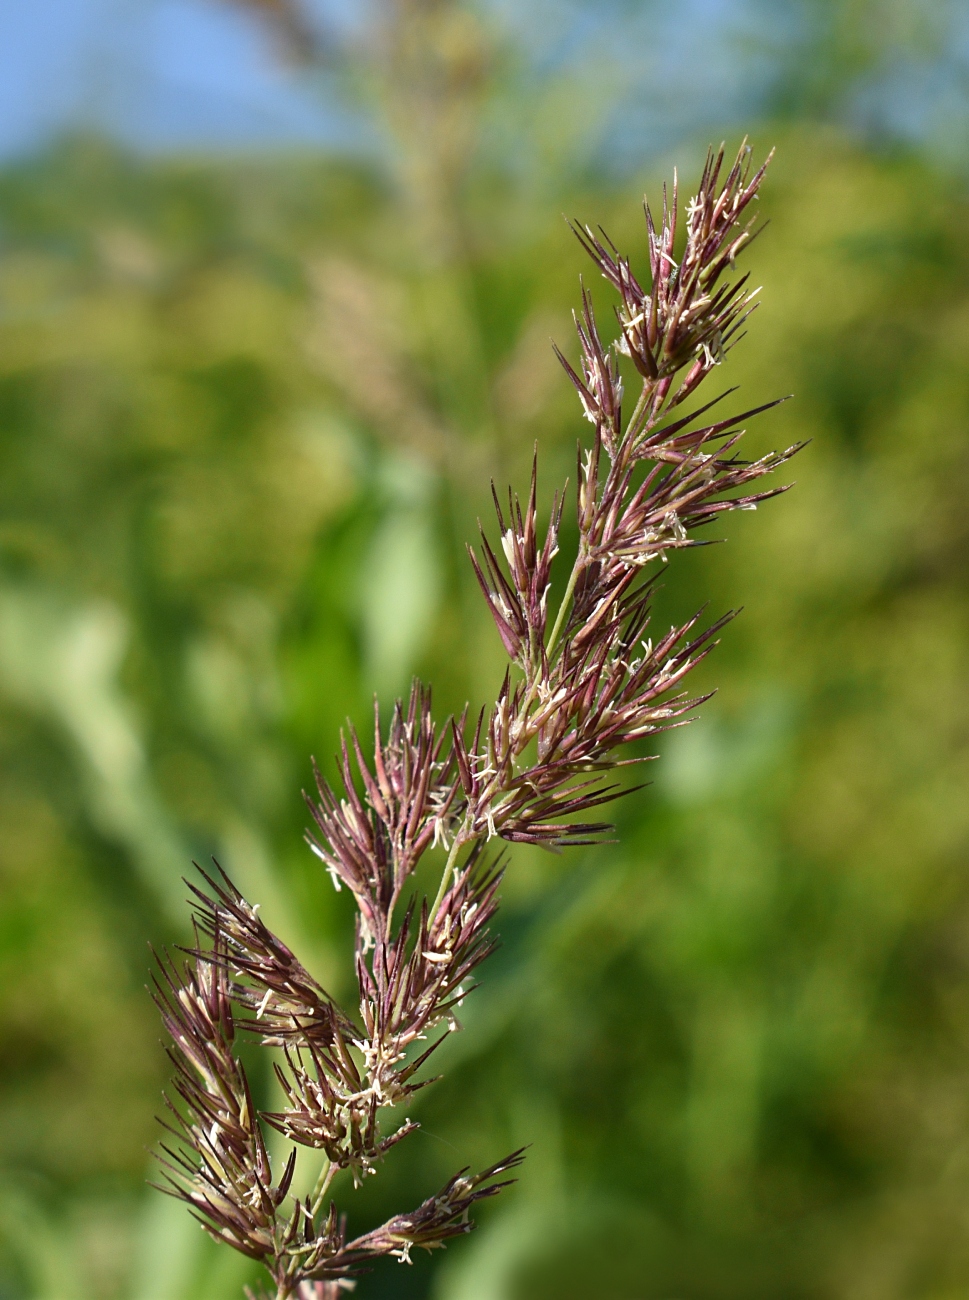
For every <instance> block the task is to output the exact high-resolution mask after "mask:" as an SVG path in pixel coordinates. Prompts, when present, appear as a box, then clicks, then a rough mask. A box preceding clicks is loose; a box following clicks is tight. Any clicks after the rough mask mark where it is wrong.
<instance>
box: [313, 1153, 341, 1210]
mask: <svg viewBox="0 0 969 1300" xmlns="http://www.w3.org/2000/svg"><path fill="white" fill-rule="evenodd" d="M335 1173H336V1170H335V1169H334V1167H333V1162H332V1160H331V1159H330V1157H329V1156H324V1157H323V1168H322V1169H321V1170H320V1176H319V1178H317V1180H316V1186H315V1187H314V1188H313V1195H312V1198H311V1200H310V1204H311V1206H312V1214H313V1217H314V1218H316V1216H317V1214H319V1212H320V1206H321V1205H322V1204H323V1197H324V1196H325V1195H326V1193H327V1189H328V1188H329V1186H330V1183H331V1182H332V1181H333V1175H334V1174H335Z"/></svg>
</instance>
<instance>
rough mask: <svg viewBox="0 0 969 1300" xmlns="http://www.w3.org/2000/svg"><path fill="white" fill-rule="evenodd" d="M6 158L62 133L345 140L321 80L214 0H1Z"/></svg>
mask: <svg viewBox="0 0 969 1300" xmlns="http://www.w3.org/2000/svg"><path fill="white" fill-rule="evenodd" d="M0 34H2V40H0V157H4V156H6V157H9V156H11V155H13V154H18V153H23V152H25V151H29V150H31V149H33V148H36V147H37V146H38V145H42V144H43V143H44V142H45V141H46V140H47V139H49V138H50V137H51V136H52V135H58V134H61V133H63V132H64V131H70V130H85V129H90V128H94V129H102V130H107V131H109V132H110V133H111V134H113V135H116V136H120V137H121V138H122V139H125V140H127V141H128V142H129V143H131V144H135V145H139V146H142V147H145V148H148V149H182V148H197V149H206V148H211V147H213V146H214V147H222V148H251V147H260V146H263V147H264V146H267V145H272V144H286V143H292V144H300V143H304V144H305V143H324V144H332V143H335V142H337V141H340V140H345V139H346V138H347V136H348V132H350V131H352V122H351V120H350V119H349V117H348V115H347V114H346V113H345V112H342V111H341V109H340V106H339V104H338V103H337V102H336V101H335V99H334V98H333V96H332V95H330V96H328V95H327V94H326V90H325V87H320V86H319V85H310V84H308V83H307V82H306V80H305V78H300V77H299V76H298V75H296V74H295V73H294V72H293V71H292V70H290V69H287V68H286V67H285V66H284V65H282V64H281V63H280V61H279V60H278V59H276V58H275V57H274V52H273V50H272V47H271V45H270V44H269V42H268V41H267V40H266V37H265V33H264V32H263V31H262V30H260V26H259V24H258V22H257V21H256V20H254V19H251V18H249V17H248V16H246V15H244V14H242V13H240V12H238V11H235V10H233V9H232V8H230V7H229V6H227V5H222V4H219V3H218V2H217V0H29V2H28V0H0Z"/></svg>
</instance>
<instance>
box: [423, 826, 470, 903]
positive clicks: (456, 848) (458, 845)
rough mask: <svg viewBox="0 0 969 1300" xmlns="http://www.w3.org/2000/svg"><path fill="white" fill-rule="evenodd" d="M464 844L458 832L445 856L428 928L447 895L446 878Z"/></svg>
mask: <svg viewBox="0 0 969 1300" xmlns="http://www.w3.org/2000/svg"><path fill="white" fill-rule="evenodd" d="M464 844H465V840H464V839H463V837H462V835H461V832H460V831H459V832H458V833H457V834H456V835H455V837H454V843H453V844H452V845H451V851H450V853H449V854H448V855H447V862H445V864H444V874H443V875H442V876H441V883H440V885H439V886H438V890H437V897H436V898H435V899H434V905H433V906H432V908H431V911H430V915H429V916H428V918H427V924H428V926H431V925H432V924H433V922H434V918H435V916H437V909H438V908H439V907H440V906H441V904H442V903H443V902H444V895H445V894H446V893H447V890H448V878H449V877H450V875H451V873H452V871H453V870H454V864H455V863H456V862H457V860H458V854H459V853H460V852H461V849H462V847H463V845H464Z"/></svg>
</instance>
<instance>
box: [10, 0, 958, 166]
mask: <svg viewBox="0 0 969 1300" xmlns="http://www.w3.org/2000/svg"><path fill="white" fill-rule="evenodd" d="M833 2H834V3H835V4H837V3H838V0H833ZM307 3H309V4H311V5H312V6H314V7H315V9H316V11H317V12H318V13H319V12H322V11H323V9H324V7H325V11H326V14H327V17H328V19H329V20H330V21H336V22H338V23H340V22H342V23H344V24H345V23H346V22H347V21H348V20H349V16H350V15H353V14H359V13H360V12H361V11H362V10H363V9H364V8H365V0H307ZM479 3H482V4H485V5H487V6H488V7H489V9H490V11H491V12H492V14H493V15H494V16H495V17H496V18H497V20H498V21H499V22H501V23H503V24H504V25H505V26H506V27H507V28H508V30H509V32H510V33H511V35H512V40H513V44H514V46H515V48H517V49H518V50H520V51H522V52H523V53H524V55H525V62H526V63H527V64H528V65H529V66H531V67H532V69H533V70H534V72H535V74H536V76H537V77H538V78H539V79H541V77H542V76H543V75H544V74H547V73H548V72H549V70H550V69H551V70H553V72H554V71H556V70H561V69H562V68H563V67H565V66H571V67H573V68H576V67H578V65H580V64H581V63H582V61H583V60H585V61H586V62H587V63H589V64H590V66H593V67H596V68H597V70H598V71H597V73H596V76H597V78H598V80H597V82H596V84H595V85H592V86H591V89H590V83H586V86H585V89H583V88H582V84H581V80H580V81H579V82H577V85H578V87H579V88H578V91H577V93H579V94H580V95H582V94H587V95H588V96H589V105H590V107H592V106H593V99H594V98H595V97H596V96H597V95H598V96H599V97H600V98H602V97H603V96H604V95H606V94H608V95H611V97H612V102H613V103H614V104H615V105H618V106H620V108H621V112H620V113H618V114H614V115H613V118H610V117H609V114H608V112H607V113H606V114H605V116H604V117H603V119H602V122H601V127H602V135H601V140H602V142H603V145H602V147H605V148H608V149H610V150H612V154H613V156H614V157H615V158H619V159H622V157H623V153H624V150H628V149H629V148H630V147H632V148H634V149H636V150H639V151H641V147H642V146H641V143H639V142H641V141H642V140H643V139H644V138H649V139H651V140H652V141H653V143H654V147H657V148H660V149H662V148H664V147H666V146H668V145H669V144H671V143H672V142H673V141H674V140H675V139H676V138H677V137H678V136H682V135H684V134H692V133H694V132H699V133H704V132H706V131H709V130H712V131H714V132H716V131H717V130H720V129H722V130H724V131H731V130H734V129H735V128H736V127H737V126H738V125H739V124H741V123H744V122H747V121H750V120H752V119H753V118H755V117H756V114H757V112H758V110H759V108H760V107H761V106H762V104H763V103H764V102H765V100H766V98H767V97H769V94H770V93H772V91H771V85H772V80H771V79H772V78H774V82H775V83H776V80H777V76H778V67H779V65H780V63H783V53H784V51H785V50H787V51H791V50H795V49H796V47H797V44H798V40H799V39H801V35H802V34H803V33H800V34H799V27H798V24H799V21H800V20H802V19H803V16H804V15H805V14H810V13H811V12H815V13H818V12H823V11H824V3H823V0H821V2H820V3H818V2H817V0H673V3H669V2H668V0H667V2H666V3H662V2H660V0H479ZM895 9H896V11H897V12H904V13H907V14H908V15H909V17H908V19H906V21H907V22H908V25H909V27H911V26H912V24H913V23H914V22H915V20H916V18H917V17H918V14H919V13H924V14H926V15H928V18H929V20H930V21H929V22H927V23H926V24H925V26H926V29H928V27H929V26H931V25H932V23H935V25H936V26H937V27H938V28H939V30H942V27H939V24H942V25H943V26H944V29H945V39H944V41H941V42H940V41H938V40H937V41H936V43H935V48H934V50H933V51H932V52H923V53H922V54H921V55H920V54H919V51H918V48H917V46H918V41H917V40H916V41H915V42H914V44H913V43H912V42H910V43H909V46H908V48H907V49H906V52H905V53H904V54H902V53H899V55H898V57H897V58H895V57H894V55H893V51H892V47H891V42H890V41H889V42H888V44H887V46H886V49H885V52H884V54H883V56H882V60H881V64H880V70H879V72H878V74H877V75H875V76H873V77H870V78H869V79H868V80H867V81H865V80H862V81H860V82H859V84H858V86H857V87H856V88H855V89H854V91H853V98H852V99H851V101H850V103H849V104H848V106H847V108H846V110H845V112H846V115H847V116H848V117H849V119H852V120H853V123H854V124H855V125H856V126H859V129H864V130H866V131H869V132H871V133H873V134H875V135H877V134H878V133H879V132H881V133H882V134H883V135H884V134H887V135H888V136H893V137H901V138H909V139H918V140H923V141H925V140H928V141H930V142H931V143H932V144H933V147H935V148H936V149H937V151H939V152H941V153H948V154H950V155H953V156H958V157H959V158H961V159H963V160H965V159H966V158H969V109H967V105H969V3H966V0H902V5H901V10H898V6H896V7H895ZM891 11H892V6H890V5H889V6H887V7H886V12H891ZM801 25H802V26H803V22H802V23H801ZM916 25H917V24H916ZM809 57H810V42H808V46H807V48H806V50H805V59H809ZM796 66H797V65H796V56H795V62H794V63H791V62H790V61H789V63H788V67H789V68H795V69H796ZM603 69H606V71H605V72H604V71H603ZM604 87H608V89H607V90H605V89H603V88H604ZM775 88H776V87H775ZM630 121H633V122H635V141H634V142H633V144H632V145H630V143H629V142H628V141H625V142H624V137H623V122H626V123H628V122H630ZM88 129H96V130H102V131H105V132H107V133H108V134H111V135H113V136H115V137H117V138H120V139H121V140H123V141H125V142H126V143H128V144H129V145H132V146H135V147H137V148H140V149H147V150H152V151H166V150H178V151H184V150H193V151H210V150H239V151H242V150H252V149H266V148H272V147H280V146H283V147H285V146H300V145H302V146H305V145H318V146H319V145H322V146H328V147H331V148H332V147H335V146H337V147H349V148H353V147H358V146H360V144H361V143H362V141H363V140H365V139H366V138H367V136H366V132H365V129H364V128H363V127H362V124H361V122H360V121H359V120H358V119H356V118H355V117H354V116H353V115H352V114H351V112H350V111H349V110H348V109H347V108H346V106H344V105H342V104H341V102H340V100H339V98H338V96H337V94H336V93H335V90H334V88H333V86H332V84H328V83H326V82H325V81H321V80H320V79H319V78H318V79H317V80H316V81H315V82H313V81H311V80H310V79H309V77H308V75H307V74H305V73H304V74H300V73H299V72H297V71H296V70H294V69H293V68H290V67H287V66H286V65H285V63H284V62H282V61H280V60H279V59H278V58H277V57H276V54H275V51H274V50H273V47H272V44H271V42H269V41H268V40H267V39H266V33H265V31H264V30H262V29H261V27H260V25H259V23H258V22H257V20H255V19H253V18H251V17H249V16H247V15H245V14H243V13H241V12H240V11H238V10H236V9H233V8H232V7H230V6H229V5H226V4H223V3H221V2H220V0H0V160H2V159H4V158H10V157H14V156H17V155H19V154H23V153H26V152H30V151H32V150H34V149H36V148H38V147H41V146H43V145H44V144H45V143H46V142H47V141H49V140H50V139H51V138H54V137H56V136H58V135H62V134H64V133H65V132H69V131H76V130H88ZM596 147H599V142H598V141H597V143H596Z"/></svg>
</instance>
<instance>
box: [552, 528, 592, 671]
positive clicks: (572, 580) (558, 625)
mask: <svg viewBox="0 0 969 1300" xmlns="http://www.w3.org/2000/svg"><path fill="white" fill-rule="evenodd" d="M584 559H585V557H584V555H583V554H582V548H581V547H580V548H579V554H578V555H577V556H576V557H575V564H573V566H572V572H571V573H570V574H569V581H568V583H567V585H566V588H565V595H564V596H563V597H562V603H561V605H559V612H558V614H556V616H555V622H554V623H553V624H552V631H551V634H550V635H549V638H548V647H547V649H546V654H547V655H549V657H551V654H552V651H553V650H554V649H555V643H556V642H557V641H558V639H559V633H560V632H561V631H562V626H563V624H564V623H565V616H566V614H567V613H568V608H569V605H570V604H571V601H572V593H573V592H574V591H575V584H576V583H577V582H578V580H579V574H580V573H581V571H582V565H583V561H584Z"/></svg>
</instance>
